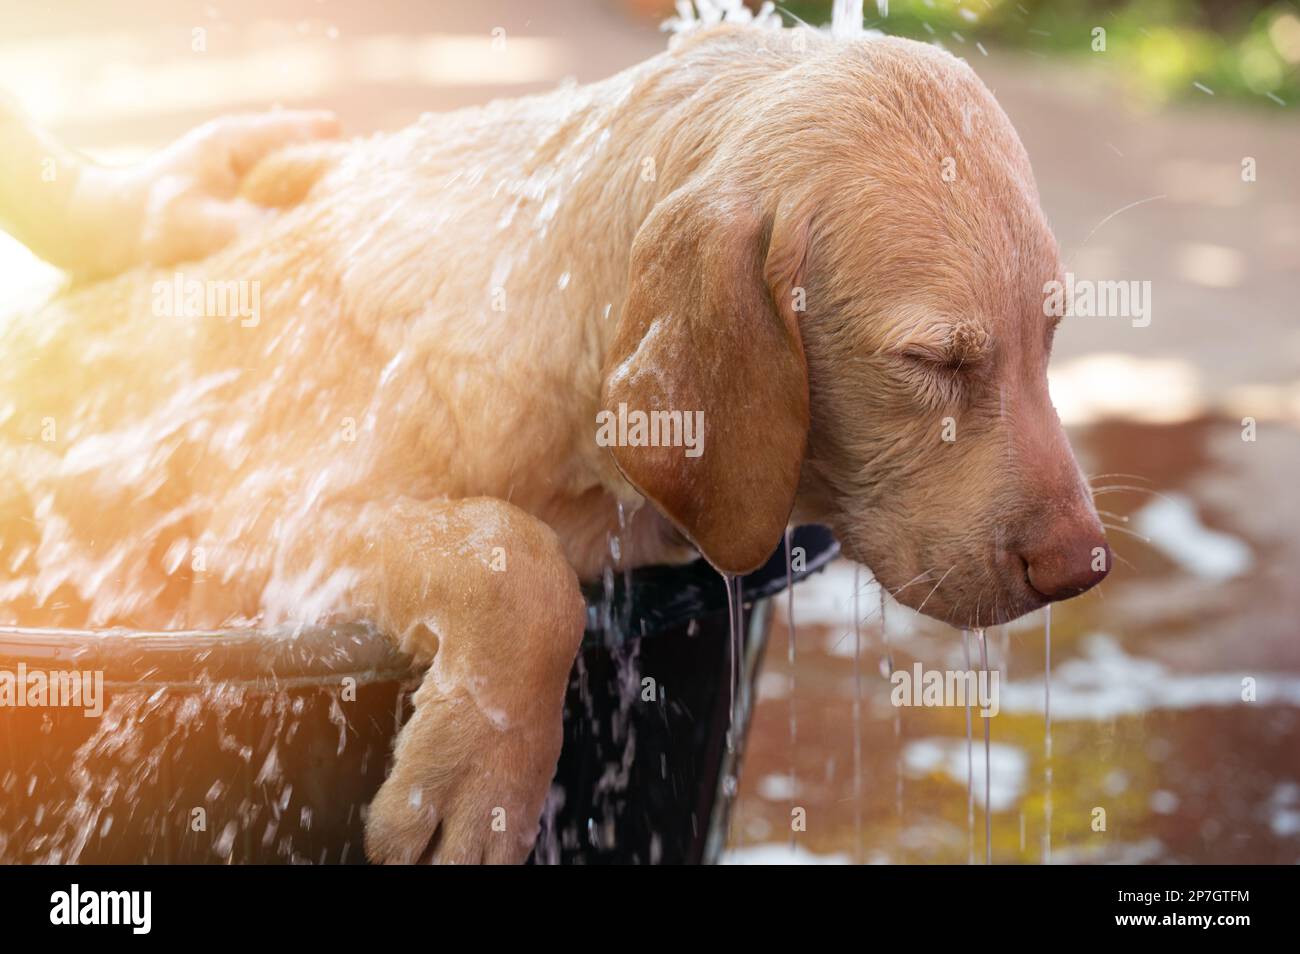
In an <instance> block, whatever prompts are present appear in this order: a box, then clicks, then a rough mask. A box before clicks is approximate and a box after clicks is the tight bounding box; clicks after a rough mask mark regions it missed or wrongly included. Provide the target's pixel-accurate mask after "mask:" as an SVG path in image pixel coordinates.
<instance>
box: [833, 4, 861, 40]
mask: <svg viewBox="0 0 1300 954" xmlns="http://www.w3.org/2000/svg"><path fill="white" fill-rule="evenodd" d="M861 35H862V0H835V5H834V6H833V7H832V8H831V36H833V37H835V39H837V40H851V39H853V38H854V37H857V36H861Z"/></svg>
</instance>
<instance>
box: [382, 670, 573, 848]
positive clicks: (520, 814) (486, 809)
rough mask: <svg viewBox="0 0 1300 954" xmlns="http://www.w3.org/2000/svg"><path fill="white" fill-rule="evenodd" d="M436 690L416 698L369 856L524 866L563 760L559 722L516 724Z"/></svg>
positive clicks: (424, 691)
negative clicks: (561, 757)
mask: <svg viewBox="0 0 1300 954" xmlns="http://www.w3.org/2000/svg"><path fill="white" fill-rule="evenodd" d="M431 688H432V687H431V686H430V685H429V683H428V682H426V683H425V685H423V686H421V688H420V691H419V692H417V693H416V710H415V713H414V714H413V715H412V716H411V719H410V721H409V722H407V724H406V726H405V727H403V729H402V733H401V735H400V737H399V738H398V742H397V748H396V762H395V764H394V766H393V771H392V773H391V774H390V775H389V777H388V780H387V781H386V782H384V784H383V786H382V787H381V788H380V789H379V793H378V794H377V795H376V796H375V799H374V801H373V802H371V804H370V809H369V813H368V815H367V818H366V855H367V856H368V857H369V858H370V860H371V861H372V862H375V863H380V864H413V863H416V862H426V863H432V864H479V863H488V864H518V863H520V862H523V861H524V860H526V859H527V857H528V853H529V851H531V850H532V847H533V842H534V841H535V840H536V837H537V830H538V820H539V819H540V817H541V813H542V806H543V802H544V801H545V798H546V793H547V790H548V788H549V786H550V782H551V777H552V776H553V775H554V773H555V764H556V761H557V760H558V759H559V755H560V744H561V741H562V737H563V732H562V726H561V723H560V721H559V719H558V717H557V718H553V719H530V720H526V721H524V720H519V721H518V722H517V723H512V722H511V720H509V719H508V718H506V717H505V716H503V715H501V714H499V713H484V712H482V711H480V710H479V707H478V706H477V705H475V703H474V702H473V701H472V700H471V699H470V698H469V697H468V695H466V694H463V693H461V694H455V695H447V694H443V693H440V692H437V691H436V690H435V691H430V690H431ZM540 722H549V723H551V724H549V725H541V724H538V723H540Z"/></svg>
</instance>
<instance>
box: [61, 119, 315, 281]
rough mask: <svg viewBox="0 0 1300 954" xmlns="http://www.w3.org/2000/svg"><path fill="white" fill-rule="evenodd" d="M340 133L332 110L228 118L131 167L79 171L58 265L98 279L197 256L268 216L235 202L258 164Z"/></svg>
mask: <svg viewBox="0 0 1300 954" xmlns="http://www.w3.org/2000/svg"><path fill="white" fill-rule="evenodd" d="M338 134H339V123H338V120H337V119H336V118H335V117H334V115H333V114H332V113H329V112H307V111H282V112H281V111H275V112H268V113H259V114H252V115H239V116H227V117H223V118H220V119H216V120H213V121H211V122H208V123H205V124H203V125H202V126H199V127H198V128H196V129H193V130H191V131H190V132H189V133H187V134H185V135H184V136H182V137H181V138H180V139H178V140H176V141H175V142H174V143H172V144H171V145H170V146H168V147H166V148H165V149H163V150H162V151H161V152H159V153H157V154H155V155H153V156H151V157H150V158H148V159H146V160H144V161H143V162H141V163H139V164H137V165H133V166H121V167H110V166H97V165H89V164H87V165H84V166H82V167H81V168H80V170H79V172H78V179H77V183H76V186H75V188H74V189H73V190H72V191H71V194H70V195H69V198H68V203H67V221H66V223H65V228H64V231H65V234H66V235H67V238H68V241H67V243H66V250H67V254H66V255H64V256H61V257H62V258H63V259H64V260H63V261H57V262H55V264H58V265H60V266H62V267H63V268H66V269H67V270H68V271H70V272H72V273H73V274H74V275H76V276H77V277H79V278H96V277H103V276H105V275H111V274H116V273H117V272H121V271H124V270H126V269H128V268H131V267H133V266H135V265H141V264H150V265H170V264H172V263H174V262H182V261H190V260H193V259H197V258H202V257H203V256H205V255H208V254H210V253H212V252H214V251H216V250H217V249H219V248H221V247H222V246H223V245H225V244H226V243H227V242H229V241H230V240H231V239H233V238H234V237H235V236H236V235H238V234H239V233H240V232H241V231H244V230H245V229H248V228H249V227H251V226H253V225H255V224H256V223H257V222H259V221H260V220H262V219H263V218H265V217H266V216H268V215H270V214H271V212H270V210H268V209H266V208H264V207H262V206H260V205H257V204H256V203H254V202H251V201H249V200H248V199H247V198H243V197H241V196H240V195H239V190H240V185H241V183H242V182H243V180H244V178H245V177H246V176H247V175H248V173H249V172H250V171H251V170H252V169H253V168H254V167H255V166H256V165H257V164H258V162H260V161H261V160H262V159H263V158H264V157H265V156H267V155H269V154H271V153H273V152H275V151H276V150H278V149H281V148H283V147H285V146H288V145H291V144H293V143H298V142H307V141H311V140H316V139H322V138H331V137H334V136H337V135H338Z"/></svg>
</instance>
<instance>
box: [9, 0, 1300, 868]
mask: <svg viewBox="0 0 1300 954" xmlns="http://www.w3.org/2000/svg"><path fill="white" fill-rule="evenodd" d="M0 25H3V29H2V30H0V86H3V87H4V88H5V89H7V90H9V91H10V92H12V93H15V94H16V95H18V96H19V97H20V98H21V99H22V101H23V102H24V103H25V104H26V105H27V106H28V107H29V108H30V109H31V110H32V111H33V112H34V113H35V114H36V115H37V116H38V117H39V118H41V119H42V120H43V121H45V122H48V123H50V124H52V125H53V126H54V127H55V128H56V129H57V130H58V131H59V132H60V133H61V134H62V135H64V136H65V137H66V138H67V139H68V140H69V141H70V142H72V143H74V144H76V145H78V146H80V147H82V148H86V149H88V150H91V151H92V152H94V153H95V154H97V155H99V156H102V157H105V158H110V159H113V158H130V157H133V156H138V155H140V154H142V153H144V152H146V151H148V150H149V149H151V148H154V147H156V146H158V145H160V144H161V143H163V142H165V141H167V140H168V139H170V138H172V137H174V136H175V135H178V134H179V133H181V132H183V131H184V130H186V129H188V128H189V127H191V126H192V125H194V124H195V123H197V122H200V121H202V120H203V119H206V118H208V117H210V116H212V115H215V114H217V113H219V112H223V111H229V110H233V109H250V108H262V107H265V106H269V105H272V104H275V103H279V104H282V105H285V106H300V105H301V106H308V105H317V106H330V107H332V108H335V109H337V110H338V111H339V112H340V114H341V115H342V118H343V120H344V123H345V126H346V127H347V128H348V130H349V131H351V132H354V133H365V132H369V131H372V130H375V129H387V128H394V127H396V126H399V125H402V124H404V123H406V122H409V121H411V120H412V119H414V118H415V117H416V116H417V115H418V114H419V113H420V112H422V111H425V110H438V109H447V108H453V107H456V106H460V105H466V104H470V103H477V102H483V101H486V100H487V99H490V98H493V97H496V96H508V95H518V94H521V93H525V92H529V91H533V90H537V89H546V88H550V87H552V86H554V85H555V83H557V82H559V81H561V80H562V79H564V78H566V77H573V78H576V79H577V80H579V81H586V80H591V79H597V78H600V77H602V76H605V75H608V74H609V73H611V72H613V71H615V70H617V69H619V68H622V67H623V66H626V65H630V64H631V63H634V62H636V61H638V60H640V59H642V58H644V57H646V56H648V55H651V54H652V53H654V52H657V51H658V50H660V49H662V48H663V45H664V39H663V37H662V35H660V34H659V33H658V31H657V30H656V28H655V26H654V23H653V22H650V21H647V20H633V19H629V18H628V17H627V16H626V15H625V14H624V13H623V12H622V8H621V6H620V5H619V4H615V3H612V2H610V3H583V2H579V0H547V2H538V3H528V4H522V3H507V2H500V0H493V2H481V3H475V4H460V3H456V4H414V3H412V4H379V3H376V4H368V5H363V6H357V5H354V4H353V5H349V4H345V3H341V2H314V0H286V2H276V3H273V4H269V5H268V4H254V3H251V2H248V0H238V2H232V3H212V4H206V5H205V4H170V3H162V2H161V0H128V2H123V3H120V4H115V5H114V12H113V18H112V24H111V25H109V24H106V23H105V21H104V14H103V12H102V7H101V6H100V5H99V4H97V3H90V2H77V0H74V2H68V3H64V4H59V5H57V6H55V7H42V8H40V9H33V8H31V7H29V6H28V5H26V4H21V5H20V4H16V3H13V2H11V0H4V2H0ZM109 26H111V29H109V28H108V27H109ZM496 27H501V28H503V29H504V30H505V31H506V36H507V46H506V49H507V50H510V51H513V52H511V53H510V54H509V55H506V56H503V57H498V58H496V59H489V58H485V57H484V56H483V55H482V53H481V49H480V45H481V44H482V43H483V41H484V38H485V37H487V36H489V35H490V33H491V31H492V30H493V29H494V28H496ZM197 29H202V30H203V31H204V34H203V35H204V42H205V46H206V48H205V50H204V51H203V52H201V53H200V52H195V51H194V50H193V49H192V43H193V40H194V36H195V34H194V31H195V30H197ZM467 44H468V45H467ZM511 44H513V46H512V45H511ZM949 47H950V48H951V49H953V51H954V52H956V53H958V54H960V55H967V56H968V58H969V60H970V61H971V64H972V66H974V67H975V69H976V70H977V71H978V72H979V73H980V74H981V75H982V76H983V77H984V78H985V79H986V81H987V82H988V83H989V85H990V86H991V87H992V88H993V89H994V90H995V92H996V93H997V95H998V97H999V99H1000V101H1001V102H1002V104H1003V106H1004V108H1006V110H1007V112H1008V113H1009V114H1010V116H1011V118H1012V120H1013V121H1014V122H1015V124H1016V126H1017V128H1018V129H1019V130H1020V132H1021V135H1022V137H1023V139H1024V141H1025V144H1026V147H1027V149H1028V151H1029V154H1030V156H1031V158H1032V160H1033V163H1034V167H1035V171H1036V174H1037V176H1038V180H1039V184H1040V190H1041V194H1042V199H1043V205H1044V208H1045V210H1046V211H1047V214H1048V217H1049V220H1050V221H1051V222H1052V223H1053V226H1054V228H1055V230H1056V233H1057V236H1058V238H1059V240H1060V243H1061V246H1062V249H1063V253H1064V256H1065V260H1066V263H1067V266H1068V267H1069V268H1071V269H1072V270H1073V271H1075V272H1076V273H1077V274H1078V275H1079V276H1081V277H1088V278H1095V279H1115V280H1121V279H1122V280H1136V281H1149V282H1150V283H1151V286H1150V287H1151V289H1152V313H1151V321H1150V323H1149V324H1148V325H1146V326H1143V327H1139V326H1137V325H1136V324H1135V323H1134V322H1132V321H1129V320H1125V319H1113V318H1079V319H1067V320H1066V322H1065V324H1064V326H1063V327H1062V330H1061V333H1060V334H1059V335H1058V338H1057V348H1056V357H1055V359H1054V363H1053V374H1052V379H1053V392H1054V395H1055V397H1056V401H1057V405H1058V408H1060V410H1061V414H1062V418H1063V419H1064V420H1065V421H1066V423H1067V425H1069V426H1070V427H1071V433H1072V436H1073V438H1074V441H1075V446H1076V448H1077V449H1078V451H1079V454H1080V457H1081V459H1082V462H1083V465H1084V470H1085V472H1086V473H1088V474H1090V475H1116V476H1099V477H1098V479H1097V481H1096V483H1097V484H1098V486H1103V487H1114V488H1127V489H1109V490H1106V491H1105V492H1104V493H1102V494H1101V495H1100V496H1099V497H1098V501H1099V506H1101V507H1103V508H1104V509H1105V510H1106V511H1108V513H1107V514H1106V519H1107V521H1108V522H1110V523H1113V524H1115V525H1116V526H1117V527H1118V528H1119V529H1117V530H1114V531H1113V532H1112V534H1111V543H1112V546H1113V547H1114V549H1115V551H1116V553H1117V554H1118V556H1119V557H1120V558H1122V559H1121V560H1120V562H1119V563H1118V565H1117V566H1116V568H1115V570H1114V572H1113V573H1112V574H1111V577H1110V578H1109V579H1108V580H1107V581H1106V583H1104V584H1103V585H1102V587H1100V588H1099V589H1098V590H1097V591H1095V592H1094V593H1093V594H1089V595H1088V596H1086V597H1084V598H1083V599H1080V600H1076V601H1073V602H1070V603H1067V604H1062V605H1059V606H1057V607H1056V608H1055V611H1054V619H1053V641H1052V668H1053V678H1052V682H1051V691H1052V707H1053V728H1052V758H1051V762H1050V768H1051V771H1052V780H1051V785H1050V801H1051V817H1052V823H1051V831H1050V858H1051V860H1052V861H1054V862H1065V861H1088V862H1104V861H1124V860H1128V861H1141V862H1159V861H1176V862H1191V861H1203V862H1232V861H1248V862H1285V863H1295V862H1297V861H1300V639H1297V635H1298V630H1300V623H1298V622H1297V620H1298V619H1300V596H1297V587H1296V585H1295V583H1294V581H1295V580H1296V579H1297V578H1300V532H1298V531H1300V503H1298V502H1297V494H1296V492H1295V477H1294V474H1295V473H1296V471H1297V466H1298V465H1300V431H1298V428H1300V324H1297V323H1296V321H1295V317H1296V293H1297V284H1298V283H1297V277H1298V274H1300V178H1298V177H1297V175H1296V163H1295V156H1296V155H1298V154H1300V124H1297V122H1296V119H1295V109H1294V106H1288V107H1278V106H1274V105H1272V104H1268V105H1264V106H1261V107H1258V108H1245V107H1242V106H1240V105H1235V104H1232V103H1227V102H1223V101H1215V100H1214V99H1213V98H1211V97H1206V98H1205V99H1204V100H1203V101H1201V100H1192V101H1188V102H1185V103H1182V104H1180V105H1177V106H1172V107H1165V108H1163V109H1160V110H1155V109H1154V108H1153V107H1152V106H1150V104H1147V103H1144V102H1143V101H1142V100H1141V99H1140V98H1139V97H1136V96H1134V95H1133V94H1132V92H1131V91H1130V90H1129V89H1128V88H1127V87H1126V86H1125V82H1124V78H1123V77H1122V76H1117V75H1114V73H1113V72H1111V71H1109V70H1108V69H1107V65H1106V63H1105V61H1104V59H1100V58H1093V59H1085V58H1079V59H1075V60H1064V59H1061V58H1047V57H1042V56H1035V55H1033V54H1032V53H1010V52H1006V51H1001V50H997V49H990V50H989V55H988V56H987V57H986V56H983V55H981V54H979V53H978V52H976V51H975V49H974V47H973V45H972V44H966V45H963V44H960V43H957V42H955V41H950V43H949ZM1246 159H1251V160H1253V167H1254V169H1255V171H1256V175H1255V178H1254V179H1253V181H1248V180H1246V179H1243V177H1242V169H1243V161H1244V160H1246ZM0 280H3V281H4V283H5V287H6V289H7V298H8V303H9V304H14V303H17V302H21V301H22V300H23V298H24V295H25V294H32V295H35V294H40V293H41V291H42V289H44V288H47V287H49V283H50V282H51V281H52V280H54V278H53V276H52V275H51V274H50V273H49V272H48V271H47V270H45V269H44V268H43V267H42V266H39V265H38V264H36V263H34V262H33V261H32V260H31V259H30V257H28V256H26V255H25V253H24V252H22V250H20V249H17V248H16V247H14V246H13V245H12V243H9V242H8V240H7V239H4V238H3V237H0ZM1246 418H1249V419H1250V420H1251V421H1253V424H1254V427H1255V430H1254V432H1253V433H1251V432H1250V423H1249V422H1243V419H1246ZM1244 437H1250V438H1253V439H1243V438H1244ZM1133 488H1137V489H1133ZM1125 518H1127V519H1125ZM860 584H861V591H860V593H859V599H858V603H859V608H860V611H861V613H862V615H867V614H869V613H872V612H873V611H874V610H875V607H876V604H877V592H876V589H875V587H874V584H872V583H871V582H870V578H869V576H868V575H866V574H865V573H864V574H863V575H862V576H861V579H860ZM853 586H854V574H853V571H852V568H850V567H847V566H845V565H843V564H841V565H839V566H837V567H835V568H833V569H831V570H829V571H827V573H826V574H824V575H823V576H822V577H820V578H818V579H816V580H813V581H809V582H807V583H805V584H802V585H801V587H800V588H799V589H798V590H797V592H796V596H795V602H794V613H795V618H796V621H797V645H796V650H795V666H794V667H793V670H792V669H791V667H790V666H789V664H788V662H787V653H788V632H787V630H786V628H785V625H784V622H783V618H782V617H783V612H784V606H782V607H780V609H781V612H778V613H777V614H776V623H775V625H774V627H773V632H772V636H771V640H770V643H769V650H768V652H767V658H766V660H765V664H764V667H763V672H762V675H761V677H760V694H759V699H758V703H757V707H756V712H755V717H754V721H753V725H752V731H751V735H750V738H749V743H748V748H747V751H746V754H745V763H744V771H743V773H742V775H741V779H740V795H739V801H738V803H737V807H736V810H735V812H734V814H733V818H732V835H731V852H730V857H731V858H732V859H733V860H739V861H743V860H756V859H757V860H773V861H781V860H799V861H817V860H832V861H834V860H839V861H854V860H863V861H889V862H929V861H947V862H965V861H967V860H970V859H971V858H972V857H974V858H975V859H977V860H982V858H983V857H984V852H985V846H984V824H985V822H984V815H983V797H984V796H983V793H984V788H985V779H984V775H983V766H984V751H983V737H982V726H981V725H980V720H979V719H978V718H976V719H974V720H973V722H974V724H973V735H974V744H973V747H972V750H971V752H972V754H971V758H970V761H969V773H970V776H971V778H972V782H973V785H972V788H973V792H974V796H973V797H974V802H975V811H974V820H973V823H972V822H971V821H970V819H969V816H968V805H969V802H968V797H970V796H968V791H967V773H968V760H967V744H966V721H965V712H964V710H960V709H936V708H908V709H898V708H896V707H894V706H892V705H890V702H889V692H888V690H889V683H888V682H887V680H886V678H885V677H884V675H883V674H882V671H881V660H882V657H883V656H885V655H886V649H887V647H886V645H885V637H886V636H887V637H888V643H889V646H888V649H889V651H891V652H892V654H893V659H894V662H895V666H896V667H897V668H906V667H910V666H911V665H912V663H913V662H915V661H920V662H922V663H923V664H924V665H926V666H927V667H958V666H961V665H962V664H963V657H962V643H961V636H960V634H958V633H955V632H953V631H952V630H950V629H948V628H946V627H943V626H940V625H938V624H935V623H933V622H931V621H928V620H920V619H918V618H917V617H915V615H914V614H912V613H911V612H910V611H907V610H905V609H902V608H901V607H898V606H896V605H889V606H887V607H886V609H885V614H884V615H885V631H884V633H882V630H881V627H880V623H879V616H878V614H877V615H873V616H869V617H868V618H867V619H866V621H865V622H864V623H863V624H862V625H861V629H860V638H861V644H862V647H863V648H862V653H861V655H860V658H859V659H858V660H857V661H856V662H855V659H854V657H853V652H852V649H853V643H854V636H853V630H852V624H851V615H850V614H851V612H852V609H851V606H852V599H851V596H852V589H853ZM987 637H988V643H989V650H990V656H991V663H992V665H994V666H996V667H999V668H1000V669H1001V670H1002V671H1003V673H1004V678H1005V680H1006V681H1005V683H1004V684H1003V700H1002V703H1003V704H1002V709H1001V711H1000V712H999V714H998V715H997V716H995V717H994V718H993V719H992V720H990V725H989V728H990V732H991V738H992V742H993V746H992V749H991V751H990V762H991V767H992V771H991V773H990V777H989V779H988V784H989V790H990V795H991V798H990V801H991V803H992V817H991V828H992V845H991V849H992V857H993V860H994V861H995V862H1002V863H1010V862H1025V863H1037V862H1039V861H1042V860H1045V858H1046V857H1047V839H1046V838H1045V835H1046V833H1047V832H1046V829H1047V825H1046V817H1047V804H1048V791H1049V788H1048V785H1047V782H1046V774H1047V769H1048V762H1047V760H1046V757H1045V754H1046V753H1045V742H1046V739H1045V731H1044V718H1043V711H1042V704H1043V684H1044V678H1043V676H1044V664H1045V646H1044V637H1043V626H1042V619H1041V614H1039V615H1035V616H1032V617H1029V618H1027V619H1025V620H1022V621H1019V622H1017V623H1016V624H1013V625H1011V626H1009V627H1005V628H999V629H996V630H992V631H990V632H989V633H988V634H987ZM858 677H860V679H861V685H862V697H861V702H860V706H859V710H860V719H859V720H858V726H859V728H858V732H857V736H856V737H857V738H858V739H859V740H860V745H857V746H855V732H854V720H853V709H854V702H855V695H856V693H855V686H856V685H857V679H858ZM1244 680H1253V682H1243V681H1244ZM792 687H793V688H792ZM1252 689H1253V698H1254V701H1244V700H1243V693H1244V694H1245V695H1247V696H1251V693H1252ZM792 708H793V712H794V715H795V716H796V728H797V739H796V742H795V743H794V744H792V743H791V733H790V716H791V710H792ZM855 750H856V752H857V753H858V756H857V758H856V759H855ZM855 764H856V765H858V766H860V768H859V769H857V770H855ZM857 779H860V781H857ZM855 792H860V796H859V797H855V795H854V793H855ZM793 808H802V809H804V810H805V814H806V820H807V824H806V831H801V832H799V833H797V834H793V835H792V832H791V810H792V809H793ZM1098 810H1103V811H1104V830H1097V829H1098V826H1099V825H1100V824H1101V818H1102V815H1101V814H1099V811H1098ZM792 845H793V847H791V846H792Z"/></svg>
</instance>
